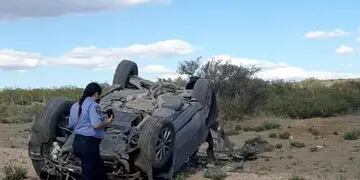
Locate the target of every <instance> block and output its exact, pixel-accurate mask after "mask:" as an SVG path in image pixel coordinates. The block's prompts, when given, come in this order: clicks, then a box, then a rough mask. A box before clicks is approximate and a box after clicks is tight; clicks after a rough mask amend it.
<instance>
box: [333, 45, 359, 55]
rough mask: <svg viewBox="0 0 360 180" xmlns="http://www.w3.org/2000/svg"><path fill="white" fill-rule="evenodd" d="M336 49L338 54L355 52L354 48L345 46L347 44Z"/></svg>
mask: <svg viewBox="0 0 360 180" xmlns="http://www.w3.org/2000/svg"><path fill="white" fill-rule="evenodd" d="M335 51H336V53H338V54H352V53H354V52H355V50H354V48H352V47H348V46H345V45H341V46H340V47H338V48H337V49H336V50H335Z"/></svg>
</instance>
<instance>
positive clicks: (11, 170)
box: [2, 163, 27, 180]
mask: <svg viewBox="0 0 360 180" xmlns="http://www.w3.org/2000/svg"><path fill="white" fill-rule="evenodd" d="M2 170H3V172H4V175H5V177H4V180H22V179H25V178H26V173H27V169H26V168H25V167H23V166H21V165H16V164H13V163H8V164H6V165H5V167H4V168H3V169H2Z"/></svg>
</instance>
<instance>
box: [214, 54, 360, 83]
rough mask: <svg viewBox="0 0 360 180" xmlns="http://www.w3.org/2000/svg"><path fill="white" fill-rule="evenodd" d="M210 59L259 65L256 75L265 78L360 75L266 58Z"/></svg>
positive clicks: (347, 76) (290, 78)
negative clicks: (315, 68) (293, 64)
mask: <svg viewBox="0 0 360 180" xmlns="http://www.w3.org/2000/svg"><path fill="white" fill-rule="evenodd" d="M210 60H223V61H228V62H230V63H232V64H235V65H242V66H256V67H260V68H262V70H261V71H260V72H258V73H257V77H259V78H262V79H265V80H276V79H284V80H304V79H307V78H311V77H313V78H316V79H339V78H341V79H347V78H359V77H360V74H352V73H336V72H325V71H308V70H305V69H303V68H301V67H296V66H290V65H286V64H284V63H274V62H271V61H266V60H257V59H247V58H238V57H231V56H229V55H219V56H214V57H212V58H210Z"/></svg>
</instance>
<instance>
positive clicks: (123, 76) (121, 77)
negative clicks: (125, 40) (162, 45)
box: [113, 60, 138, 88]
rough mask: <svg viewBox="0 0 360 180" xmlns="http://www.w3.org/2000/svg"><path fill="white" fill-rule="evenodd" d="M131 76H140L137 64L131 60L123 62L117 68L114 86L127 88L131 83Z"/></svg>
mask: <svg viewBox="0 0 360 180" xmlns="http://www.w3.org/2000/svg"><path fill="white" fill-rule="evenodd" d="M131 75H136V76H137V75H138V67H137V65H136V63H134V62H132V61H129V60H122V61H121V62H120V64H119V65H118V67H117V68H116V71H115V74H114V79H113V84H119V85H120V86H121V87H122V88H126V86H127V84H128V82H129V76H131Z"/></svg>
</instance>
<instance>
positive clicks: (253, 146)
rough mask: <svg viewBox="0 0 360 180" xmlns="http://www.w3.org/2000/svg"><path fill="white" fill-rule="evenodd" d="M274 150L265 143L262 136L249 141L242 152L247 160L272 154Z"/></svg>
mask: <svg viewBox="0 0 360 180" xmlns="http://www.w3.org/2000/svg"><path fill="white" fill-rule="evenodd" d="M273 149H274V146H273V145H271V144H270V143H269V142H267V141H265V140H264V139H263V138H262V137H261V136H257V137H256V138H254V139H249V140H247V141H246V143H245V145H244V147H243V149H242V151H243V155H244V157H245V159H249V158H250V159H254V158H255V159H256V155H258V154H261V153H264V152H270V151H272V150H273Z"/></svg>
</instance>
